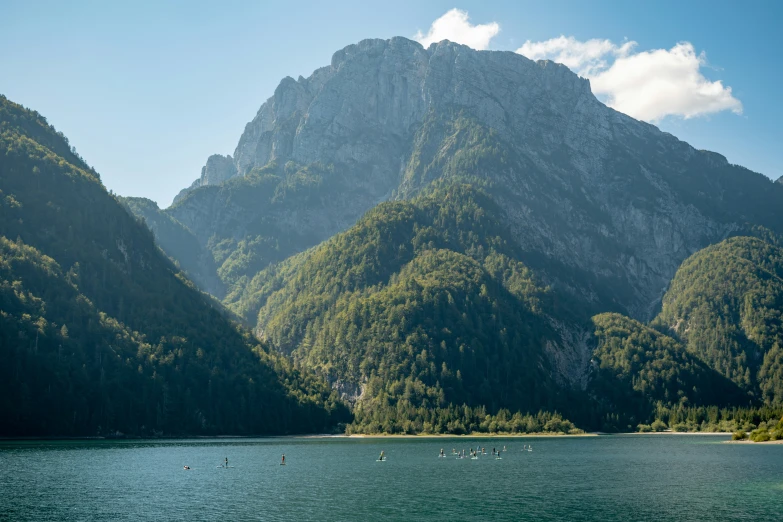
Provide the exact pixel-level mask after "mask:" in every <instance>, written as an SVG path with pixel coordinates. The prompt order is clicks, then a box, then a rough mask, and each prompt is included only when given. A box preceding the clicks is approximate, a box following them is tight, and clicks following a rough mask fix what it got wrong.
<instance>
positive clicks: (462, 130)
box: [170, 37, 783, 319]
mask: <svg viewBox="0 0 783 522" xmlns="http://www.w3.org/2000/svg"><path fill="white" fill-rule="evenodd" d="M251 172H256V173H257V174H258V175H257V176H248V174H250V173H251ZM235 176H244V178H243V179H247V183H246V186H242V187H240V186H239V185H238V184H235V183H230V184H222V185H219V187H211V188H210V190H207V189H206V188H202V189H201V190H196V192H199V193H200V194H199V197H194V198H188V199H187V202H188V205H183V204H180V205H177V206H176V207H174V208H172V209H171V212H170V213H171V215H172V216H173V217H175V218H176V219H177V220H179V221H180V222H181V223H182V224H183V225H184V226H185V227H186V228H187V229H189V230H191V231H192V232H193V234H194V235H195V236H196V237H197V238H198V239H199V241H200V242H201V243H202V245H203V246H204V247H205V248H208V249H210V250H211V251H212V252H213V255H214V257H215V259H216V261H217V263H218V264H219V265H220V264H221V263H222V264H223V265H224V266H223V267H222V268H220V270H222V272H221V273H223V274H226V275H225V276H221V277H223V279H224V280H225V281H226V283H227V284H234V282H236V281H240V280H242V278H243V277H248V278H252V277H253V275H254V273H256V272H257V268H258V267H259V266H266V265H268V264H269V263H270V262H276V261H277V260H279V259H282V258H285V257H286V256H288V255H290V254H292V253H295V252H298V251H301V250H302V249H304V248H308V247H310V246H313V245H314V244H317V243H318V242H320V241H323V240H324V239H327V238H328V237H330V236H331V235H333V234H335V233H336V232H339V231H341V230H344V229H346V228H348V227H350V226H351V225H353V224H354V223H355V222H356V220H357V219H358V218H359V217H360V216H361V215H363V214H364V213H365V212H367V211H368V210H369V209H371V208H373V207H374V206H375V205H377V204H378V203H379V202H382V201H385V200H388V199H393V198H410V197H412V196H414V195H416V194H417V193H419V192H421V191H422V190H425V189H426V188H427V187H428V186H429V185H430V184H431V183H433V182H436V181H444V180H448V181H451V180H461V181H468V182H470V183H475V184H478V185H480V186H482V187H485V188H486V189H487V190H488V191H490V192H491V193H492V196H493V197H494V198H495V199H496V201H497V203H498V204H499V205H500V207H501V208H502V209H503V210H504V212H505V219H506V225H507V226H508V227H509V228H510V229H511V230H512V231H513V234H514V236H515V238H516V241H517V242H518V244H519V246H520V248H522V249H523V250H524V251H526V252H529V253H531V254H530V256H529V258H530V259H531V260H533V259H536V260H538V261H537V262H538V263H540V266H541V267H542V268H541V270H542V271H543V272H549V276H548V277H546V278H545V279H546V281H547V282H548V283H551V284H557V285H561V286H563V287H566V288H569V289H571V290H572V291H573V293H574V295H575V296H577V298H579V299H586V300H588V301H591V302H596V303H597V302H599V301H600V302H603V303H611V305H612V306H614V307H616V308H617V309H619V310H624V311H628V312H629V313H630V314H631V315H633V316H634V317H636V318H641V319H646V318H649V317H652V316H653V315H654V314H655V312H656V309H657V307H658V306H659V300H660V297H661V296H662V295H663V292H664V290H665V288H666V286H667V284H668V282H669V281H670V280H671V278H672V276H673V275H674V272H675V270H676V269H677V267H678V266H679V264H680V263H681V262H682V261H683V260H684V259H685V258H686V257H688V256H689V255H691V254H692V253H693V252H695V251H696V250H698V249H700V248H703V247H704V246H707V245H708V244H711V243H714V242H716V241H720V240H722V239H724V238H726V237H727V236H729V235H731V234H734V233H737V231H738V230H741V229H742V227H743V226H745V224H747V223H753V224H757V225H762V226H766V227H769V228H772V229H776V230H777V229H779V228H783V226H782V225H781V222H780V221H781V220H780V218H779V217H778V216H779V210H778V209H779V203H780V202H779V201H777V200H775V198H777V197H778V196H779V195H778V194H777V193H776V194H768V192H770V191H768V190H767V189H768V187H769V181H768V180H767V179H766V178H764V177H763V176H761V175H758V174H756V173H753V172H750V171H748V170H746V169H742V168H739V167H736V166H733V165H730V164H729V163H728V162H727V161H726V158H724V157H723V156H721V155H720V154H716V153H712V152H708V151H698V150H696V149H694V148H693V147H691V146H690V145H688V144H687V143H685V142H683V141H680V140H678V139H677V138H676V137H674V136H672V135H671V134H668V133H664V132H661V131H660V130H659V129H657V128H656V127H655V126H653V125H650V124H647V123H644V122H640V121H637V120H634V119H633V118H631V117H629V116H626V115H624V114H621V113H619V112H617V111H614V110H612V109H610V108H609V107H607V106H606V105H604V104H603V103H601V102H600V101H599V100H598V99H597V98H596V97H595V96H594V95H593V94H592V92H591V89H590V83H589V81H588V80H586V79H584V78H580V77H579V76H578V75H576V74H574V73H573V72H572V71H571V70H569V69H568V68H567V67H566V66H564V65H561V64H557V63H554V62H551V61H545V60H542V61H532V60H529V59H528V58H526V57H524V56H521V55H519V54H517V53H513V52H503V51H476V50H473V49H471V48H469V47H467V46H464V45H459V44H455V43H453V42H449V41H442V42H438V43H434V44H432V45H430V46H429V47H428V48H426V49H425V48H424V47H423V46H422V45H420V44H419V43H417V42H414V41H412V40H408V39H406V38H401V37H397V38H392V39H390V40H378V39H374V40H363V41H361V42H359V43H357V44H354V45H349V46H347V47H345V48H344V49H341V50H339V51H337V52H336V53H334V55H333V57H332V60H331V63H330V64H329V65H327V66H325V67H322V68H320V69H317V70H316V71H314V72H313V73H312V74H311V75H310V76H309V77H307V78H303V77H299V78H298V79H297V80H295V79H293V78H291V77H287V78H284V79H283V80H282V81H281V82H280V84H279V85H278V87H277V88H276V89H275V92H274V94H273V95H272V97H270V98H269V99H268V100H267V101H266V102H265V103H264V104H263V105H262V106H261V108H260V109H259V111H258V113H257V114H256V116H255V117H254V118H253V120H252V121H250V122H249V123H248V124H247V125H246V127H245V130H244V132H243V134H242V136H241V138H240V140H239V143H238V145H237V147H236V149H235V151H234V155H233V158H231V157H223V156H213V157H211V158H210V160H209V161H208V162H207V165H206V166H205V168H204V170H203V172H202V177H201V178H200V179H199V180H197V181H196V182H195V183H194V186H193V187H192V189H198V188H199V187H205V186H206V185H213V184H214V183H222V180H225V179H228V178H230V177H235ZM213 182H214V183H213ZM229 185H230V186H229ZM232 191H241V197H237V195H235V194H234V192H232ZM775 192H776V191H775ZM180 203H184V202H183V201H180ZM272 254H274V255H272ZM531 263H532V261H531ZM555 265H558V266H560V267H561V269H558V275H554V269H553V268H552V267H553V266H555ZM254 271H255V272H254ZM563 274H570V275H567V276H565V275H563Z"/></svg>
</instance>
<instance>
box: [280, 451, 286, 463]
mask: <svg viewBox="0 0 783 522" xmlns="http://www.w3.org/2000/svg"><path fill="white" fill-rule="evenodd" d="M280 464H282V465H283V466H285V453H283V462H281V463H280Z"/></svg>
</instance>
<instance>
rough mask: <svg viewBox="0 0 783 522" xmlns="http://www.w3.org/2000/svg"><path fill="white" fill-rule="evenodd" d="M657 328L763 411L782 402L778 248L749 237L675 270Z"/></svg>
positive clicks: (782, 254) (782, 257) (781, 258)
mask: <svg viewBox="0 0 783 522" xmlns="http://www.w3.org/2000/svg"><path fill="white" fill-rule="evenodd" d="M656 323H657V324H660V325H662V326H665V327H668V328H671V330H672V332H674V333H675V334H676V335H678V336H679V337H681V338H682V339H683V340H684V342H685V343H686V346H687V348H688V351H689V352H690V353H692V354H694V355H695V356H696V357H699V358H700V359H701V360H703V361H705V362H706V363H707V364H709V365H710V366H711V367H712V368H714V369H715V370H717V371H718V372H720V373H721V374H722V375H724V376H725V377H727V378H729V379H731V380H732V381H733V382H735V383H736V384H737V385H738V386H740V387H741V388H742V389H744V390H746V391H747V392H748V393H750V394H751V395H753V396H754V397H756V398H757V399H760V400H763V401H764V402H765V403H767V404H775V403H778V404H780V403H783V249H781V248H780V247H778V246H775V245H773V244H770V243H768V242H765V241H763V240H761V239H758V238H754V237H736V238H731V239H728V240H726V241H723V242H721V243H719V244H717V245H713V246H711V247H708V248H705V249H704V250H702V251H700V252H698V253H697V254H694V255H693V256H691V257H690V258H688V259H687V260H686V261H685V262H684V263H683V264H682V266H681V267H680V269H679V270H678V271H677V275H676V276H675V277H674V280H673V281H672V283H671V288H670V289H669V290H668V292H667V293H666V296H665V297H664V300H663V309H662V311H661V313H660V315H659V316H658V318H657V319H656Z"/></svg>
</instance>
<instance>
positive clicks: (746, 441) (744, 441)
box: [724, 439, 783, 445]
mask: <svg viewBox="0 0 783 522" xmlns="http://www.w3.org/2000/svg"><path fill="white" fill-rule="evenodd" d="M724 444H759V445H761V444H770V445H774V444H783V440H767V441H764V442H754V441H752V440H750V439H744V440H727V441H725V442H724Z"/></svg>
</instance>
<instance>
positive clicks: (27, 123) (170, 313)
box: [0, 97, 350, 436]
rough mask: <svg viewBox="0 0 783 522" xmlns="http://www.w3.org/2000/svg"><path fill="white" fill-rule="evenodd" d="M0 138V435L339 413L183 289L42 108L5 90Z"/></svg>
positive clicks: (250, 425)
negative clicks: (13, 99)
mask: <svg viewBox="0 0 783 522" xmlns="http://www.w3.org/2000/svg"><path fill="white" fill-rule="evenodd" d="M0 151H2V153H1V154H0V354H2V358H3V363H4V364H3V365H2V367H0V383H1V384H0V390H2V393H0V397H2V398H0V415H2V418H3V423H2V428H0V435H3V436H20V435H37V436H41V435H79V436H83V435H96V434H111V433H115V432H117V431H120V432H123V433H127V434H135V435H150V434H216V433H234V434H266V433H268V434H273V433H290V432H313V431H323V430H329V429H332V428H333V427H334V426H335V424H336V423H337V422H346V421H348V420H349V419H350V417H349V415H348V412H347V410H346V408H345V406H344V405H342V404H341V403H340V402H339V401H337V397H336V395H335V394H334V392H332V391H331V390H330V389H329V387H328V386H327V385H326V383H325V382H324V381H323V380H320V379H318V378H316V377H315V376H314V375H312V374H311V373H309V372H306V371H302V370H298V369H296V368H294V367H293V366H292V365H291V364H290V362H289V361H288V360H287V359H285V358H284V357H282V356H281V355H279V354H278V353H277V352H275V351H270V350H269V349H268V348H267V347H266V346H265V345H264V344H262V343H259V342H258V341H257V340H255V339H254V338H252V336H251V335H250V334H249V333H248V332H246V331H244V330H242V329H241V328H238V327H237V326H236V325H235V324H234V323H232V322H231V321H230V320H229V319H227V317H226V313H225V312H224V311H223V310H222V309H221V307H220V306H219V305H218V304H217V303H215V302H213V299H212V298H210V297H209V296H207V295H205V294H203V293H201V292H200V291H198V290H197V289H196V288H194V286H193V285H192V283H190V282H189V281H188V280H187V279H186V278H185V277H184V276H183V275H182V273H180V272H179V270H178V269H176V267H175V266H174V265H173V264H172V263H171V262H170V261H169V260H168V259H167V258H166V257H165V256H164V255H163V253H162V252H161V251H160V250H159V249H158V248H157V246H156V245H155V242H154V239H153V236H152V234H151V233H150V231H149V229H148V228H147V227H145V226H144V225H143V224H141V223H139V222H138V221H137V220H136V218H134V217H133V216H132V215H131V214H130V213H129V212H128V211H127V210H126V207H125V206H123V204H121V202H119V201H118V200H117V199H115V198H114V197H112V195H110V194H109V193H108V192H107V191H106V189H105V188H104V187H103V185H102V184H101V182H100V178H99V176H98V174H97V173H96V172H95V171H94V170H93V169H92V168H90V167H89V166H88V165H87V164H86V163H85V162H84V161H83V160H82V158H80V157H79V156H78V155H77V154H76V153H75V152H74V150H73V149H72V148H71V147H70V145H69V143H68V141H67V139H66V138H65V137H64V136H63V135H62V134H61V133H58V132H56V131H55V130H54V129H53V128H52V127H51V126H50V125H49V124H48V123H47V121H46V119H45V118H43V117H42V116H40V115H39V114H38V113H36V112H32V111H29V110H27V109H24V108H23V107H21V106H20V105H17V104H15V103H13V102H11V101H9V100H8V99H6V98H5V97H0ZM136 208H141V206H137V207H136ZM172 226H174V225H172ZM164 230H165V229H164V228H163V227H160V228H158V231H159V232H161V231H164ZM177 230H178V231H179V229H177ZM188 248H190V246H188V245H185V246H183V248H182V252H189V250H188ZM183 264H185V265H186V266H189V265H187V264H186V263H185V262H183Z"/></svg>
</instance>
